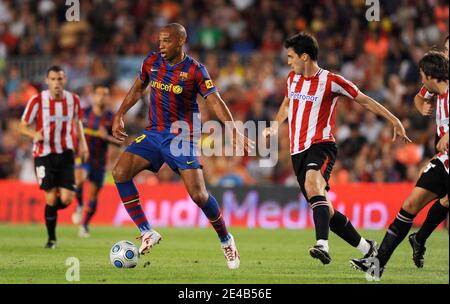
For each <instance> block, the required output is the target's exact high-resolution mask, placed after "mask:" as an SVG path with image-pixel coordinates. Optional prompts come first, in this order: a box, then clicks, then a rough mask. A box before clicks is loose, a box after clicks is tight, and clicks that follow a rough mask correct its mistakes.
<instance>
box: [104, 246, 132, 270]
mask: <svg viewBox="0 0 450 304" xmlns="http://www.w3.org/2000/svg"><path fill="white" fill-rule="evenodd" d="M109 259H110V260H111V264H113V266H114V267H116V268H133V267H136V265H137V263H138V260H139V252H138V249H137V247H136V246H135V245H134V244H133V243H132V242H130V241H120V242H117V243H115V244H114V245H113V246H112V248H111V251H110V252H109Z"/></svg>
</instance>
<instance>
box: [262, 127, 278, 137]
mask: <svg viewBox="0 0 450 304" xmlns="http://www.w3.org/2000/svg"><path fill="white" fill-rule="evenodd" d="M277 134H278V128H275V127H269V128H265V129H264V130H263V132H262V135H263V136H264V137H267V136H277Z"/></svg>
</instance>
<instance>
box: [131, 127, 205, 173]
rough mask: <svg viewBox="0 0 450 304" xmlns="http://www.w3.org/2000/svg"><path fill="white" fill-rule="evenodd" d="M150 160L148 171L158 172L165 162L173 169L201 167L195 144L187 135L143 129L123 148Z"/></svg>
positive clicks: (176, 170) (177, 170) (177, 171)
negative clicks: (141, 132) (139, 134)
mask: <svg viewBox="0 0 450 304" xmlns="http://www.w3.org/2000/svg"><path fill="white" fill-rule="evenodd" d="M125 151H126V152H130V153H133V154H136V155H139V156H141V157H142V158H145V159H146V160H148V161H149V162H150V167H149V168H148V169H149V170H150V171H153V172H158V171H159V169H160V168H161V166H162V165H163V164H164V163H166V164H167V165H168V166H169V167H170V168H171V169H172V170H173V171H175V172H176V173H179V170H186V169H201V168H202V165H201V164H200V161H199V160H198V155H199V153H197V144H196V143H195V141H194V140H192V139H191V138H190V136H189V137H186V136H182V135H177V134H173V133H169V132H155V131H149V130H145V131H144V132H143V134H142V135H141V136H138V137H137V138H136V139H135V140H134V141H133V143H132V144H131V145H129V146H128V148H127V149H126V150H125Z"/></svg>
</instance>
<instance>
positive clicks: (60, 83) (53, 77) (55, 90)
mask: <svg viewBox="0 0 450 304" xmlns="http://www.w3.org/2000/svg"><path fill="white" fill-rule="evenodd" d="M45 83H46V84H47V85H48V89H49V91H50V93H51V94H52V95H61V94H62V92H63V90H64V85H65V84H66V77H65V75H64V72H63V71H59V72H54V71H50V72H49V73H48V76H47V79H45Z"/></svg>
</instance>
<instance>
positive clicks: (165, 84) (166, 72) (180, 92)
mask: <svg viewBox="0 0 450 304" xmlns="http://www.w3.org/2000/svg"><path fill="white" fill-rule="evenodd" d="M139 76H140V79H141V81H142V83H143V85H144V86H147V85H150V87H151V90H150V106H149V113H148V119H149V123H148V126H147V128H146V129H147V130H151V131H157V132H170V128H171V126H172V124H173V123H174V122H178V121H182V122H184V123H182V125H180V124H176V125H174V127H175V128H174V129H173V130H172V133H178V130H179V128H183V127H184V126H186V127H189V133H191V134H192V132H197V131H199V128H200V117H199V109H198V104H197V94H200V95H201V96H202V97H204V98H205V97H206V96H208V95H209V94H212V93H214V92H217V89H216V87H215V86H214V84H213V83H212V81H211V77H210V76H209V74H208V71H207V70H206V67H205V66H204V65H203V64H201V63H199V62H197V61H196V60H194V59H193V58H192V57H190V56H188V55H186V56H185V58H184V59H183V61H181V62H180V63H177V64H175V65H170V64H169V63H168V62H167V61H165V60H164V59H163V58H162V56H161V54H160V53H159V52H158V53H156V52H153V53H150V54H149V55H148V56H147V58H145V59H144V62H143V63H142V66H141V71H140V75H139ZM194 122H195V123H194ZM183 125H184V126H183ZM194 128H195V130H194ZM174 130H176V131H175V132H174Z"/></svg>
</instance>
